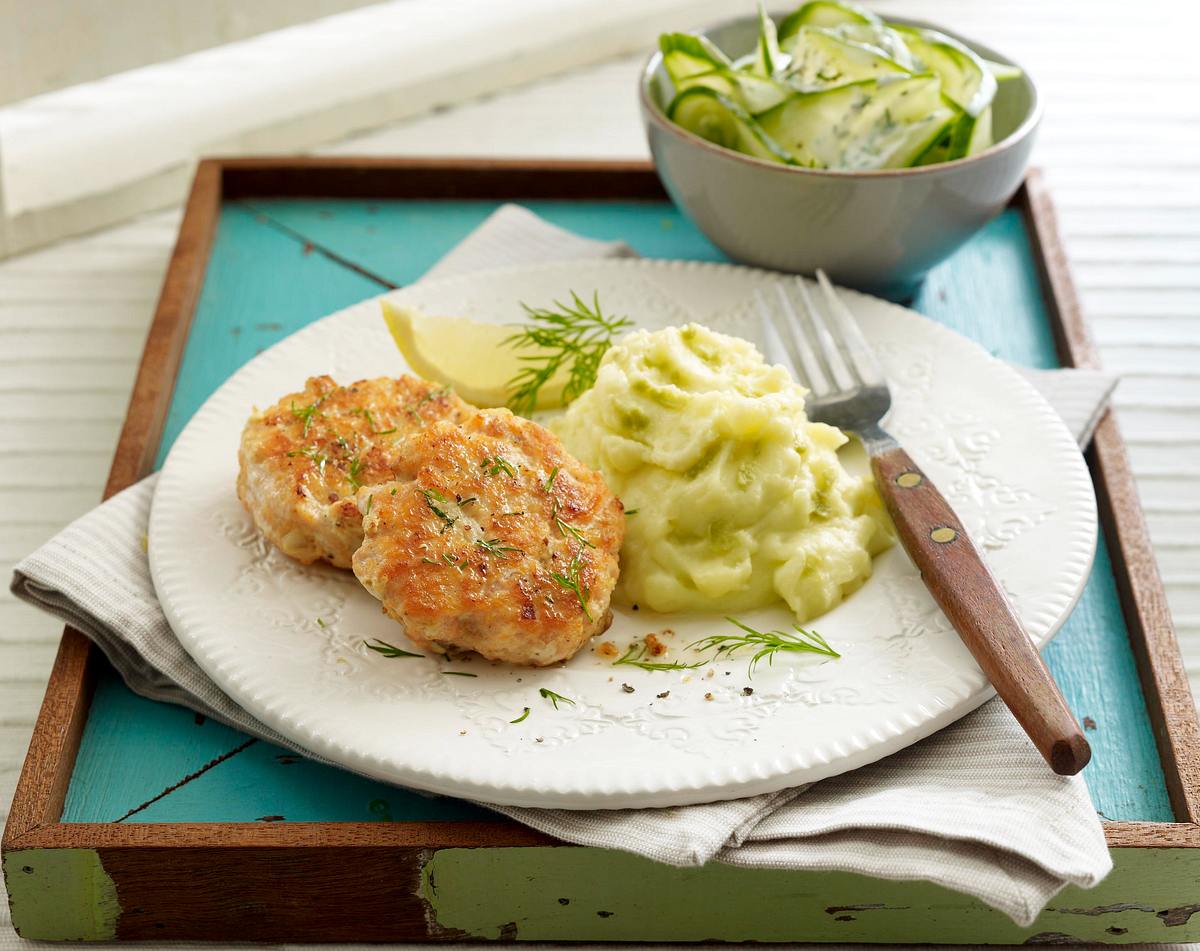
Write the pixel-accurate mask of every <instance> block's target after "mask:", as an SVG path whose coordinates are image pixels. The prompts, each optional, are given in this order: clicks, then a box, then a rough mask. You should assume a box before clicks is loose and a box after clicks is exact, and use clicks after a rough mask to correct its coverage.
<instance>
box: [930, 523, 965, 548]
mask: <svg viewBox="0 0 1200 951" xmlns="http://www.w3.org/2000/svg"><path fill="white" fill-rule="evenodd" d="M929 537H930V538H932V539H933V540H934V541H935V542H937V543H938V544H939V545H945V544H947V543H948V542H952V541H954V539H956V538H958V532H956V531H955V530H954V529H952V528H948V527H947V526H945V525H943V526H942V527H941V528H935V529H934V530H933V531H932V532H930V533H929Z"/></svg>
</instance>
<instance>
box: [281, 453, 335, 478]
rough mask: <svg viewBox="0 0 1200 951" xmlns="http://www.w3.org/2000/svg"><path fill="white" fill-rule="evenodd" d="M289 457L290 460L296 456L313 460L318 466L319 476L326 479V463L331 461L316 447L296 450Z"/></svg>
mask: <svg viewBox="0 0 1200 951" xmlns="http://www.w3.org/2000/svg"><path fill="white" fill-rule="evenodd" d="M287 455H288V458H289V459H291V458H293V457H294V456H304V458H305V459H309V460H311V461H312V462H313V463H315V464H316V467H317V475H319V476H320V477H322V478H324V477H325V463H327V462H328V461H329V457H328V456H327V455H325V454H324V453H323V452H321V451H320V450H319V449H318V448H317V447H316V446H307V447H305V448H304V449H294V450H292V451H291V452H289V453H288V454H287Z"/></svg>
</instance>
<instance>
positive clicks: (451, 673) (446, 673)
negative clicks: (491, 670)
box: [442, 670, 479, 677]
mask: <svg viewBox="0 0 1200 951" xmlns="http://www.w3.org/2000/svg"><path fill="white" fill-rule="evenodd" d="M442 676H443V677H478V676H479V674H470V673H467V671H465V670H443V671H442Z"/></svg>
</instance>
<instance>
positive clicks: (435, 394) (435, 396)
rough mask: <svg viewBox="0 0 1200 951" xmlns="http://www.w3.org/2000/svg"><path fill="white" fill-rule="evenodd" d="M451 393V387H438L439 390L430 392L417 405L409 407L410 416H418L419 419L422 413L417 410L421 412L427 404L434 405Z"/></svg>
mask: <svg viewBox="0 0 1200 951" xmlns="http://www.w3.org/2000/svg"><path fill="white" fill-rule="evenodd" d="M449 392H450V387H448V386H439V387H437V389H433V390H430V391H429V392H428V393H426V394H425V395H424V396H422V397H421V398H420V399H419V400H417V401H416V402H415V403H413V404H412V405H411V406H409V407H408V408H407V409H408V413H409V415H411V416H416V417H417V418H418V419H419V418H420V413H418V412H417V410H419V409H420V408H421V407H422V406H424V405H425V404H426V403H432V402H433V401H434V400H440V399H441V398H442V397H443V396H445V395H446V394H447V393H449Z"/></svg>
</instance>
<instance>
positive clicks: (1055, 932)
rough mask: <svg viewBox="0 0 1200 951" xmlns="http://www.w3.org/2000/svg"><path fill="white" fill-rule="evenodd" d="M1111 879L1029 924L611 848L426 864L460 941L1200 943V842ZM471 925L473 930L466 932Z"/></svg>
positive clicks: (1141, 861)
mask: <svg viewBox="0 0 1200 951" xmlns="http://www.w3.org/2000/svg"><path fill="white" fill-rule="evenodd" d="M1113 864H1114V869H1113V872H1112V874H1111V875H1109V877H1108V879H1107V880H1105V881H1104V882H1101V883H1100V885H1098V886H1097V887H1096V888H1094V889H1090V890H1087V891H1084V890H1081V889H1078V888H1074V887H1068V888H1067V889H1065V890H1064V891H1062V892H1061V893H1060V894H1059V895H1057V896H1055V898H1054V899H1052V900H1051V902H1050V905H1049V907H1048V908H1046V910H1045V911H1043V912H1042V913H1041V915H1039V916H1038V918H1037V919H1036V920H1035V921H1034V922H1033V924H1032V925H1030V926H1028V927H1025V928H1022V927H1019V926H1018V925H1015V924H1013V922H1012V921H1011V920H1010V919H1009V918H1008V917H1007V916H1006V915H1004V914H1002V913H1001V912H999V911H996V910H995V909H993V908H990V907H988V906H987V905H985V904H984V903H983V902H981V901H979V900H978V899H975V898H971V897H969V896H966V895H962V894H959V893H957V892H951V891H949V890H947V889H945V888H942V887H941V886H938V885H934V884H932V883H931V882H891V881H884V880H881V879H877V878H868V877H866V876H863V875H853V874H850V873H848V872H830V871H817V872H789V871H776V870H773V869H741V868H731V867H729V866H726V865H720V864H719V863H716V862H713V863H710V864H708V865H706V866H704V867H703V868H686V869H680V868H672V867H670V866H667V865H661V864H659V863H656V862H651V861H649V860H648V859H643V858H639V857H637V856H634V855H629V854H628V853H625V852H614V851H607V850H604V849H554V848H523V849H515V848H505V849H441V850H439V851H437V852H435V853H434V855H433V857H432V858H431V859H430V860H429V862H428V863H427V864H426V866H425V868H424V870H423V892H424V895H425V898H426V901H427V902H428V906H429V910H430V916H431V918H432V920H433V922H434V923H435V924H436V925H437V926H439V927H440V928H442V929H445V930H446V931H447V932H448V933H449V934H450V935H452V936H453V937H455V938H458V937H464V936H465V937H471V938H479V939H491V940H495V939H497V938H509V939H512V938H515V939H517V940H520V941H547V942H554V941H595V942H608V941H735V942H753V941H763V942H794V941H804V942H837V943H855V942H871V943H888V944H914V945H920V944H971V945H973V944H978V943H981V942H983V943H987V944H1011V945H1021V944H1085V943H1089V944H1090V943H1093V942H1098V943H1106V944H1134V943H1139V942H1171V943H1176V942H1179V943H1182V942H1186V941H1197V940H1200V905H1197V904H1195V900H1196V888H1195V883H1196V881H1197V880H1198V879H1200V850H1197V849H1115V850H1113ZM464 933H465V934H464Z"/></svg>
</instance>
